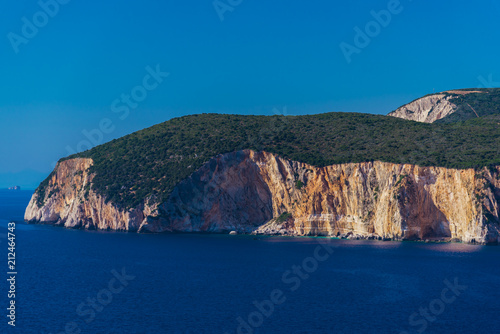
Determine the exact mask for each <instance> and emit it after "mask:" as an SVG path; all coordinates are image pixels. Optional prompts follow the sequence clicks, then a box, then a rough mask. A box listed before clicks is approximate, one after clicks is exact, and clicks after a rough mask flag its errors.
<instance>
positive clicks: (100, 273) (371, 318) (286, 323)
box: [0, 191, 500, 334]
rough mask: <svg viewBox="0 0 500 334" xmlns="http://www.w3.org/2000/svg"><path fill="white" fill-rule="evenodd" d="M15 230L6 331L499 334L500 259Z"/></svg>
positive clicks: (332, 245) (452, 252) (3, 194)
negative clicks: (12, 303)
mask: <svg viewBox="0 0 500 334" xmlns="http://www.w3.org/2000/svg"><path fill="white" fill-rule="evenodd" d="M30 196H31V193H30V192H26V191H20V192H13V191H0V233H1V234H0V242H1V243H0V248H2V252H1V254H3V255H2V259H3V260H2V261H3V262H4V265H2V268H4V269H3V271H4V273H3V274H2V275H3V277H7V239H6V236H5V234H6V233H7V230H6V227H7V223H8V221H10V220H14V221H17V222H18V223H17V225H16V240H17V244H16V257H17V263H16V264H17V272H18V274H17V282H16V327H15V328H11V326H8V325H7V321H8V318H7V317H6V315H7V311H6V308H7V307H8V304H7V303H8V300H7V292H8V286H7V284H6V283H5V282H6V280H5V279H2V282H3V283H2V288H1V291H2V292H1V293H2V298H1V300H2V306H1V307H0V308H1V309H2V310H3V311H2V312H3V313H4V314H2V316H1V317H0V319H2V320H1V322H2V323H1V324H0V332H1V333H23V334H25V333H44V334H46V333H52V334H59V333H96V334H97V333H186V334H187V333H193V334H194V333H202V334H203V333H221V334H224V333H287V334H288V333H384V334H386V333H423V332H425V333H498V332H500V316H499V314H500V247H495V246H490V247H487V246H472V245H464V244H425V243H412V242H403V243H400V242H378V241H377V242H375V241H373V242H370V241H347V240H329V239H325V238H287V237H258V238H255V237H251V236H229V235H188V234H174V235H139V234H135V233H114V232H96V231H80V230H67V229H63V228H57V227H51V226H41V225H27V224H24V223H23V222H22V220H23V214H24V209H25V207H26V205H27V204H28V201H29V198H30Z"/></svg>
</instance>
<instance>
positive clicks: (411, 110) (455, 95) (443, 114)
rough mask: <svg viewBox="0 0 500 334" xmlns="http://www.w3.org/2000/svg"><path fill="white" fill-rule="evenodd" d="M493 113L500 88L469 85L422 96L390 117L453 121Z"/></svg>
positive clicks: (498, 107) (498, 109)
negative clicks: (467, 87) (468, 86)
mask: <svg viewBox="0 0 500 334" xmlns="http://www.w3.org/2000/svg"><path fill="white" fill-rule="evenodd" d="M496 114H500V88H492V89H484V88H472V89H457V90H450V91H445V92H441V93H437V94H430V95H427V96H424V97H422V98H419V99H417V100H415V101H412V102H410V103H408V104H406V105H404V106H402V107H400V108H398V109H397V110H395V111H393V112H391V113H390V114H389V116H393V117H398V118H403V119H406V120H412V121H417V122H424V123H433V122H440V123H452V122H459V121H465V120H468V119H472V118H478V117H483V116H488V115H496Z"/></svg>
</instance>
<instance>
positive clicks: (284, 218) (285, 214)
mask: <svg viewBox="0 0 500 334" xmlns="http://www.w3.org/2000/svg"><path fill="white" fill-rule="evenodd" d="M291 216H292V214H291V213H288V212H283V213H282V214H281V215H280V216H279V217H278V218H276V222H277V223H283V222H286V221H287V220H288V218H290V217H291Z"/></svg>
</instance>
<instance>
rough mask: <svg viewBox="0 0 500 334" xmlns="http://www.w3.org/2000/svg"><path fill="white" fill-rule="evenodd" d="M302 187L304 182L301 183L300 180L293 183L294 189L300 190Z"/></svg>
mask: <svg viewBox="0 0 500 334" xmlns="http://www.w3.org/2000/svg"><path fill="white" fill-rule="evenodd" d="M303 186H304V182H302V181H300V180H297V181H295V188H297V189H299V190H300V189H302V187H303Z"/></svg>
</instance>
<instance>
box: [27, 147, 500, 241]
mask: <svg viewBox="0 0 500 334" xmlns="http://www.w3.org/2000/svg"><path fill="white" fill-rule="evenodd" d="M91 165H92V160H90V159H72V160H66V161H63V162H61V163H59V164H58V166H57V167H56V170H55V172H54V173H53V175H52V177H51V179H50V180H49V185H48V187H47V188H46V189H45V193H44V194H43V195H44V200H43V201H42V202H43V205H42V206H41V207H39V206H38V204H37V202H38V198H37V194H35V195H33V198H32V200H31V202H30V204H29V206H28V208H27V210H26V215H25V219H26V220H27V221H29V222H40V223H49V224H58V225H62V226H65V227H69V228H87V229H104V230H105V229H111V230H124V231H138V232H143V233H160V232H209V233H229V232H231V231H234V232H236V233H253V234H265V235H291V236H330V237H340V238H346V239H372V240H374V239H377V240H378V239H381V240H384V239H385V240H389V239H390V240H426V239H429V240H450V239H451V238H453V239H455V240H460V241H464V242H472V241H474V242H477V243H497V242H498V241H499V240H500V228H499V222H500V221H499V199H500V180H499V174H500V171H499V168H498V167H497V168H484V169H481V170H474V169H466V170H456V169H447V168H441V167H420V166H415V165H405V164H404V165H403V164H401V165H400V164H392V163H384V162H365V163H350V164H339V165H333V166H327V167H314V166H311V165H308V164H304V163H300V162H295V161H290V160H287V159H284V158H282V157H279V156H276V155H274V154H271V153H266V152H254V151H251V150H244V151H239V152H233V153H228V154H224V155H219V156H217V157H214V158H213V159H211V160H210V161H209V162H208V163H207V164H205V165H204V166H203V167H201V168H200V169H199V170H197V171H196V172H194V173H193V174H192V175H191V176H190V177H188V178H187V179H185V180H184V181H182V182H180V183H179V184H178V185H177V186H176V187H175V189H174V191H173V192H172V193H171V195H170V197H169V199H168V200H167V202H165V203H157V202H156V201H155V200H154V199H153V198H148V199H146V200H145V202H144V204H142V205H140V206H139V207H137V208H134V209H131V210H124V209H120V208H119V207H118V206H117V205H115V204H114V203H111V202H106V200H105V199H104V198H102V197H101V196H100V195H99V194H96V193H94V192H93V190H92V186H91V185H92V178H93V175H90V174H89V172H88V168H89V167H90V166H91Z"/></svg>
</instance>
